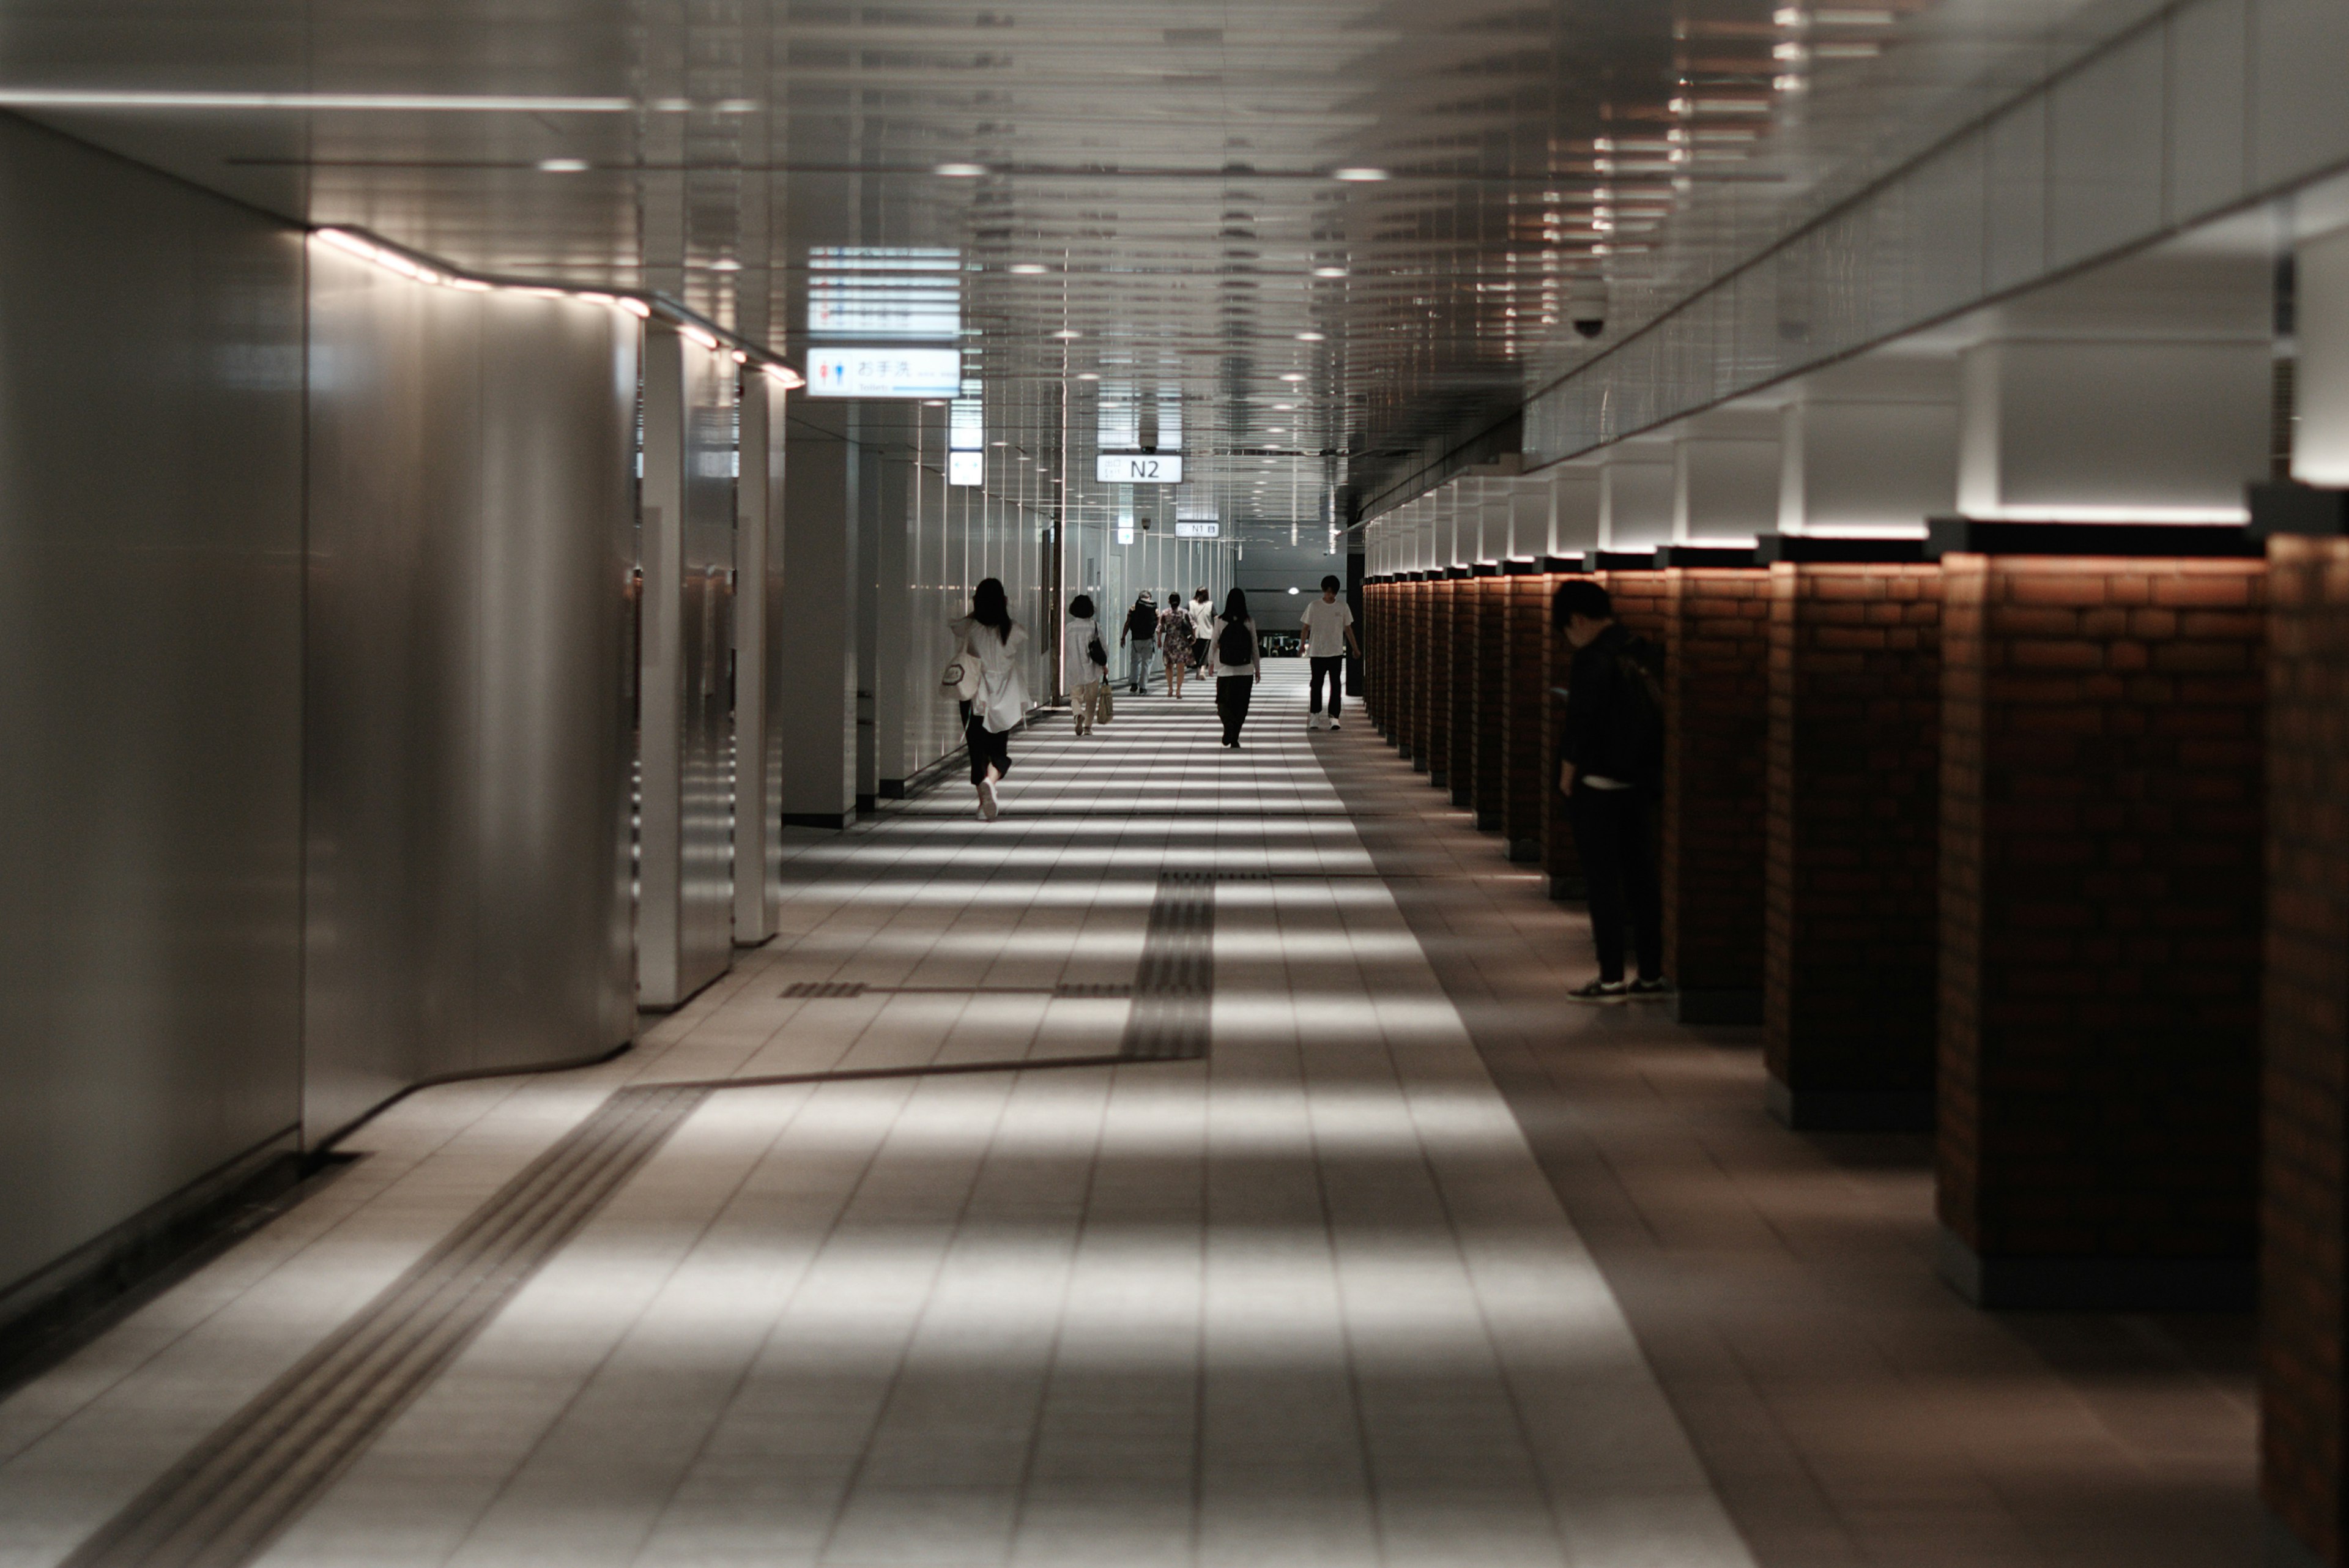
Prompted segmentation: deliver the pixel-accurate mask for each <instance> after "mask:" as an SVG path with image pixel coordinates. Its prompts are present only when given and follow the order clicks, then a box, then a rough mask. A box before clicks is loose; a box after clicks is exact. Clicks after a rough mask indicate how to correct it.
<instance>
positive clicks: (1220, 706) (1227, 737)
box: [1216, 675, 1256, 746]
mask: <svg viewBox="0 0 2349 1568" xmlns="http://www.w3.org/2000/svg"><path fill="white" fill-rule="evenodd" d="M1255 700H1256V677H1255V676H1253V675H1218V676H1216V717H1217V718H1219V719H1221V720H1222V721H1223V722H1224V744H1226V745H1227V746H1228V745H1230V744H1232V743H1233V742H1236V741H1237V740H1238V739H1239V738H1240V726H1241V725H1242V724H1245V723H1247V713H1248V704H1249V703H1250V702H1252V701H1255Z"/></svg>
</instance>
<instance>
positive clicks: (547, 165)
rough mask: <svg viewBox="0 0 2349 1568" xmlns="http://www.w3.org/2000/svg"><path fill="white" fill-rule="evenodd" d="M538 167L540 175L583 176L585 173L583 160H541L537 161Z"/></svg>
mask: <svg viewBox="0 0 2349 1568" xmlns="http://www.w3.org/2000/svg"><path fill="white" fill-rule="evenodd" d="M538 167H539V171H541V172H542V173H546V174H585V172H586V171H587V160H585V158H542V159H540V160H539V161H538Z"/></svg>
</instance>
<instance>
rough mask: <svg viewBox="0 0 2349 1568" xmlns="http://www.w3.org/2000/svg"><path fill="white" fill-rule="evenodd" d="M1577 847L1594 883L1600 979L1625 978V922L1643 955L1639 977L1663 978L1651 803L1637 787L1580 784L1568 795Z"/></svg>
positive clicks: (1661, 914)
mask: <svg viewBox="0 0 2349 1568" xmlns="http://www.w3.org/2000/svg"><path fill="white" fill-rule="evenodd" d="M1566 813H1567V819H1568V821H1569V822H1570V823H1572V824H1573V826H1574V847H1575V850H1576V852H1577V853H1578V854H1579V855H1580V856H1581V857H1582V874H1583V876H1584V877H1587V878H1588V880H1589V883H1590V936H1591V940H1593V942H1595V943H1596V944H1597V946H1598V948H1599V979H1601V980H1621V979H1622V978H1623V945H1624V936H1625V932H1624V925H1625V919H1626V917H1627V916H1628V917H1629V920H1630V939H1631V941H1632V944H1633V946H1634V947H1635V948H1636V950H1637V952H1638V955H1639V960H1640V979H1642V980H1661V979H1662V978H1663V977H1664V900H1663V896H1662V894H1661V891H1660V890H1659V889H1658V888H1657V885H1656V863H1655V857H1654V853H1653V847H1652V840H1651V839H1650V837H1649V836H1648V803H1647V800H1646V798H1645V797H1644V796H1642V795H1641V794H1640V792H1639V791H1638V790H1636V789H1589V788H1586V787H1582V786H1579V785H1578V786H1577V787H1576V789H1575V792H1574V793H1573V794H1570V795H1568V796H1567V797H1566Z"/></svg>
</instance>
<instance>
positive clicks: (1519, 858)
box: [1509, 838, 1542, 866]
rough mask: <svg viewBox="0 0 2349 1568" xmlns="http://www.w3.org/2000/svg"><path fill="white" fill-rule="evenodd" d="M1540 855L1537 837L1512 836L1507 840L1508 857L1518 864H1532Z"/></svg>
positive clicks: (1540, 848) (1539, 842)
mask: <svg viewBox="0 0 2349 1568" xmlns="http://www.w3.org/2000/svg"><path fill="white" fill-rule="evenodd" d="M1541 857H1542V846H1541V840H1540V839H1538V838H1513V839H1511V840H1510V841H1509V858H1510V859H1511V860H1513V861H1515V862H1516V864H1518V865H1520V866H1533V865H1537V864H1538V863H1539V862H1540V860H1541Z"/></svg>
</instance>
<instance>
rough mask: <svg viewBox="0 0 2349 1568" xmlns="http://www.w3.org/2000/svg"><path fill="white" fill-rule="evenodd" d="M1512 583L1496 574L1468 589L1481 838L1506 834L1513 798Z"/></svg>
mask: <svg viewBox="0 0 2349 1568" xmlns="http://www.w3.org/2000/svg"><path fill="white" fill-rule="evenodd" d="M1511 580H1512V579H1510V578H1509V577H1506V576H1500V575H1498V574H1495V575H1494V576H1489V577H1480V578H1478V579H1477V580H1476V581H1475V582H1474V583H1471V584H1470V585H1469V587H1471V588H1473V589H1475V594H1476V655H1475V661H1474V663H1473V664H1472V666H1471V669H1472V670H1474V672H1475V673H1474V677H1473V682H1472V683H1473V685H1474V687H1475V723H1474V724H1473V725H1472V726H1471V727H1470V729H1471V733H1472V734H1473V736H1474V737H1475V750H1474V758H1475V763H1474V766H1473V768H1472V770H1471V774H1470V776H1471V778H1472V780H1473V781H1474V788H1475V793H1474V794H1473V795H1472V797H1471V799H1470V801H1469V805H1471V806H1472V807H1473V808H1474V809H1475V813H1476V828H1477V831H1478V832H1480V833H1498V832H1500V831H1501V808H1502V805H1503V804H1504V802H1505V801H1506V799H1507V797H1508V787H1507V780H1506V778H1504V777H1503V775H1502V773H1501V759H1502V757H1503V756H1504V755H1505V754H1506V751H1507V744H1508V733H1509V715H1508V701H1507V693H1508V686H1509V585H1510V582H1511Z"/></svg>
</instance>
